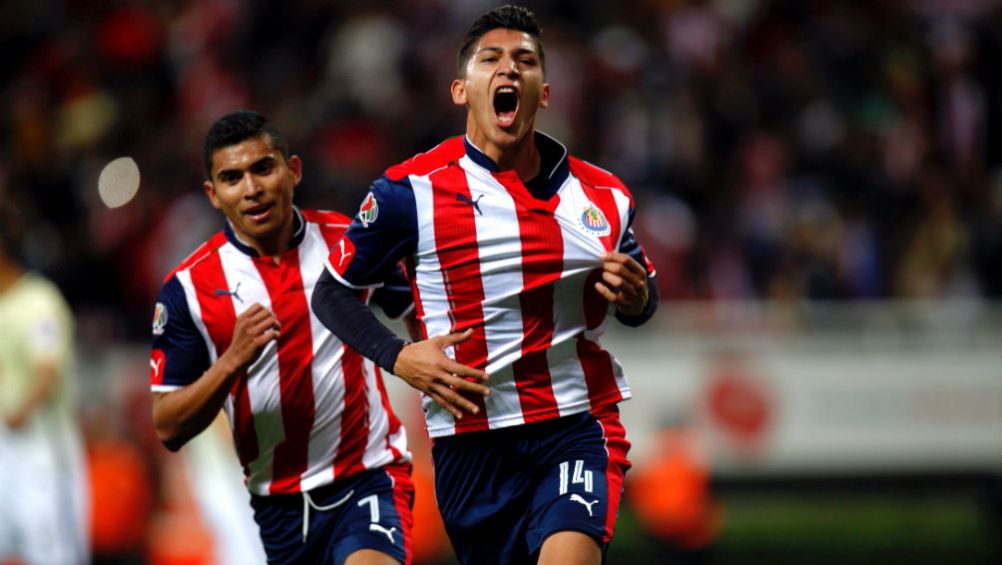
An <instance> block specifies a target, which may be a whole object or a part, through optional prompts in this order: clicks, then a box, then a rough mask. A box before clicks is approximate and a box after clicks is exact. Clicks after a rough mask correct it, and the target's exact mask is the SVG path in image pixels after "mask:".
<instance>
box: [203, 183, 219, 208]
mask: <svg viewBox="0 0 1002 565" xmlns="http://www.w3.org/2000/svg"><path fill="white" fill-rule="evenodd" d="M202 188H204V189H205V195H206V196H208V197H209V202H212V206H213V207H215V208H216V209H217V210H219V209H220V208H222V205H221V204H220V203H219V198H218V197H217V196H216V186H215V185H214V184H212V181H205V182H203V183H202Z"/></svg>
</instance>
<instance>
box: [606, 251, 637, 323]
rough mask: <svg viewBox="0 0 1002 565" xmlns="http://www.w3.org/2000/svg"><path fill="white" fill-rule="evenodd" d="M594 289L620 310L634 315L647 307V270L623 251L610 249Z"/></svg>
mask: <svg viewBox="0 0 1002 565" xmlns="http://www.w3.org/2000/svg"><path fill="white" fill-rule="evenodd" d="M595 290H597V291H598V293H599V294H601V295H602V296H603V297H604V298H605V299H606V300H608V301H609V302H612V303H613V304H615V305H616V307H617V308H618V309H619V311H620V312H622V313H623V314H626V315H628V316H636V315H638V314H640V313H642V312H643V311H644V308H645V307H647V300H648V299H649V294H648V292H647V271H645V270H644V268H643V267H642V266H641V265H640V263H637V261H636V260H635V259H634V258H633V257H630V256H629V255H627V254H625V253H620V252H618V251H612V252H609V253H607V254H606V255H605V257H604V258H603V262H602V280H601V281H599V282H596V283H595Z"/></svg>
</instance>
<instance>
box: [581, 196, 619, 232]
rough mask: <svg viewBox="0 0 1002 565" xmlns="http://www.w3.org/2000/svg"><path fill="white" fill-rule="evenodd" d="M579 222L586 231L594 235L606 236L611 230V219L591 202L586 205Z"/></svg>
mask: <svg viewBox="0 0 1002 565" xmlns="http://www.w3.org/2000/svg"><path fill="white" fill-rule="evenodd" d="M578 222H579V223H580V224H581V227H583V228H584V229H585V231H587V232H588V233H590V234H593V235H598V236H605V235H609V232H610V231H611V229H610V227H609V221H608V220H606V219H605V214H603V213H602V211H601V210H599V209H598V207H596V206H595V205H594V204H591V203H589V204H588V205H587V206H585V207H584V211H583V212H581V217H579V218H578Z"/></svg>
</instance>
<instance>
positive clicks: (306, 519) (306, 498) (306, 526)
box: [303, 489, 355, 543]
mask: <svg viewBox="0 0 1002 565" xmlns="http://www.w3.org/2000/svg"><path fill="white" fill-rule="evenodd" d="M354 494H355V490H354V489H352V490H350V491H348V494H346V495H344V497H343V498H342V499H341V500H338V501H337V502H335V503H333V504H328V505H327V506H317V503H315V502H313V499H312V498H310V493H309V492H307V491H303V543H306V535H307V534H309V533H310V507H311V506H312V507H313V509H314V510H317V511H320V512H324V511H327V510H333V509H335V508H337V507H338V506H341V505H342V504H344V503H345V502H348V499H350V498H351V497H352V496H354Z"/></svg>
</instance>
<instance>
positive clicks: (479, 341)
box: [328, 132, 654, 437]
mask: <svg viewBox="0 0 1002 565" xmlns="http://www.w3.org/2000/svg"><path fill="white" fill-rule="evenodd" d="M536 146H537V147H538V148H539V150H540V154H541V156H542V162H543V165H542V167H541V173H540V175H539V177H537V179H536V180H534V181H533V182H532V183H530V184H531V189H532V191H533V192H530V189H529V188H527V187H526V186H524V185H523V183H522V182H521V181H520V180H519V178H518V177H517V175H516V174H515V173H514V171H499V170H498V168H497V166H496V165H495V164H494V163H493V161H491V160H490V159H489V158H488V157H487V156H486V155H484V154H483V153H482V152H481V151H479V150H478V149H477V148H476V147H474V146H473V145H472V144H471V143H470V142H469V140H464V139H463V138H460V137H457V138H453V139H450V140H447V141H446V142H444V143H442V144H440V145H439V146H437V147H436V148H434V149H432V150H431V151H429V152H427V153H423V154H420V155H418V156H416V157H414V158H412V159H411V160H409V161H406V162H404V163H403V164H401V165H398V166H395V167H392V168H390V169H389V170H388V171H387V172H386V174H385V175H384V176H383V177H381V178H380V179H379V180H377V181H376V182H375V183H374V184H373V185H372V187H371V189H370V192H369V194H368V195H367V196H366V197H365V200H364V201H363V203H362V206H361V209H360V210H359V213H358V215H357V216H356V218H355V219H354V220H353V223H352V225H351V227H350V228H349V229H348V231H347V232H346V234H345V237H344V238H343V239H342V240H341V241H340V242H338V244H337V245H335V246H334V247H333V248H332V251H331V255H330V257H329V258H328V270H329V271H330V272H331V274H332V275H333V276H334V277H335V278H337V279H338V280H339V281H340V282H341V283H343V284H346V285H348V286H350V287H353V288H366V287H372V286H378V283H379V281H380V280H382V279H383V278H384V273H385V272H386V271H387V270H388V269H390V268H392V265H393V264H395V262H396V261H398V260H399V259H400V258H401V257H403V258H405V259H406V261H407V263H408V266H409V268H410V270H411V271H412V272H411V273H409V274H410V275H411V284H412V289H413V293H414V298H415V306H416V308H417V315H418V319H419V320H420V322H421V326H422V330H423V331H424V333H425V336H426V337H427V336H434V335H443V334H447V333H450V332H461V331H465V330H466V329H467V328H473V330H474V334H473V338H472V339H470V340H469V341H467V342H464V343H462V344H459V345H458V346H457V347H455V348H450V349H448V350H447V351H446V353H447V354H448V355H449V356H450V357H452V358H454V359H456V360H457V361H459V362H461V363H464V364H466V365H470V366H473V367H477V368H482V369H484V368H485V369H486V371H487V372H488V373H489V374H490V375H491V379H490V381H489V383H488V385H489V386H490V388H491V394H490V396H488V397H486V398H482V397H480V396H479V395H470V396H469V398H470V399H471V400H473V401H474V402H476V403H478V404H479V405H480V406H481V411H480V413H479V414H477V415H471V414H464V416H463V418H462V419H461V420H458V421H456V420H454V418H453V417H452V416H451V415H450V414H449V413H448V412H447V411H445V410H443V409H442V408H441V407H439V406H438V405H437V404H435V403H434V402H432V401H431V400H430V399H429V398H425V399H424V409H425V416H426V421H427V425H428V432H429V434H430V435H431V436H432V437H441V436H448V435H452V434H457V433H464V432H472V431H481V430H487V429H495V428H503V427H508V426H517V425H521V424H524V423H529V422H536V421H540V420H547V419H550V418H557V417H560V416H566V415H569V414H574V413H578V412H583V411H586V410H589V409H591V408H594V407H598V406H602V405H605V404H608V403H614V402H618V401H620V400H623V399H626V398H629V396H630V388H629V385H628V384H627V380H626V378H625V376H624V374H623V370H622V368H621V367H620V365H619V363H618V362H617V361H616V360H615V359H614V358H613V357H612V356H611V355H609V353H608V352H606V351H605V350H604V349H602V347H601V345H600V344H599V337H600V336H601V335H602V333H603V331H604V329H605V325H606V317H607V314H608V312H609V310H610V305H609V303H608V302H607V301H606V300H605V299H604V298H602V297H601V295H599V294H598V293H597V292H596V291H595V290H594V283H595V282H596V281H597V280H598V279H599V277H600V274H601V269H602V256H603V254H604V253H606V252H608V251H611V250H617V249H618V250H620V251H622V252H624V253H628V254H630V255H631V256H633V257H634V258H635V259H636V260H637V261H638V262H640V264H641V265H645V266H646V268H647V270H648V273H649V274H650V275H653V273H654V268H653V266H652V265H651V264H650V262H649V261H648V260H647V258H646V256H645V255H644V253H643V249H642V248H641V247H640V245H639V244H638V243H637V242H636V240H635V239H634V237H633V233H632V230H631V229H630V224H631V221H632V218H633V200H632V197H631V196H630V193H629V191H628V190H627V189H626V187H625V186H624V185H623V183H622V182H620V181H619V179H617V178H616V177H615V176H613V175H612V174H610V173H608V172H606V171H603V170H602V169H599V168H597V167H595V166H593V165H590V164H588V163H585V162H583V161H580V160H577V159H574V158H570V157H568V156H567V153H566V150H565V149H564V147H563V145H561V144H560V143H559V142H557V141H555V140H553V139H552V138H550V137H547V136H545V135H543V134H541V133H538V132H537V133H536ZM534 193H535V195H534ZM540 195H542V197H539V196H540Z"/></svg>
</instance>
